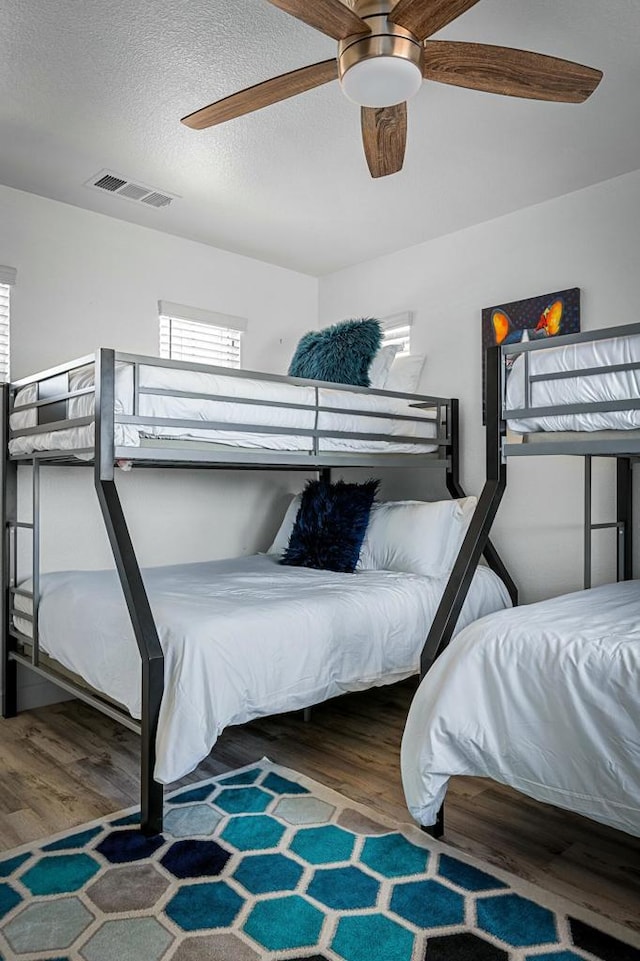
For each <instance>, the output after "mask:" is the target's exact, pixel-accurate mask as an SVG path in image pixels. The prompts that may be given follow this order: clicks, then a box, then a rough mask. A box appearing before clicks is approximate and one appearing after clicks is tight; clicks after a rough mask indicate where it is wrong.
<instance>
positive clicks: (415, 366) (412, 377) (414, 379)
mask: <svg viewBox="0 0 640 961" xmlns="http://www.w3.org/2000/svg"><path fill="white" fill-rule="evenodd" d="M425 360H426V358H425V355H424V354H409V355H408V356H407V357H396V359H395V360H394V362H393V363H392V365H391V370H390V371H389V376H388V377H387V382H386V384H385V387H384V389H385V390H397V391H398V392H399V393H401V394H415V393H417V390H418V384H419V383H420V375H421V374H422V368H423V367H424V362H425Z"/></svg>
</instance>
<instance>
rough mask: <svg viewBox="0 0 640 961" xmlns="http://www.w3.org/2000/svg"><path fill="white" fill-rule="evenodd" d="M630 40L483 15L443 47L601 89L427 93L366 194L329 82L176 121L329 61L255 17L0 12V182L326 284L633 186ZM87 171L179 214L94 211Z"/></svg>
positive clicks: (576, 14) (607, 26)
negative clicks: (536, 210)
mask: <svg viewBox="0 0 640 961" xmlns="http://www.w3.org/2000/svg"><path fill="white" fill-rule="evenodd" d="M639 32H640V4H638V2H637V0H536V2H535V3H533V2H531V0H482V2H481V3H479V4H477V6H475V7H474V8H473V9H472V10H471V11H470V12H469V13H467V14H466V15H465V16H464V17H462V18H460V20H458V21H457V22H456V23H455V24H454V25H452V26H450V27H449V28H447V29H446V30H445V31H443V32H442V34H441V36H442V37H449V38H452V39H461V40H462V39H465V40H477V41H482V42H487V43H497V44H505V45H511V46H521V47H526V48H528V49H533V50H539V51H540V52H544V53H549V54H553V55H556V56H562V57H567V58H569V59H574V60H577V61H579V62H582V63H586V64H589V65H591V66H595V67H600V68H601V69H603V70H604V71H605V79H604V81H603V83H602V85H601V87H600V89H599V90H598V91H596V94H595V95H594V96H593V98H592V99H591V101H589V102H587V104H585V105H583V106H577V107H576V106H565V105H557V104H538V103H535V102H531V101H521V100H512V99H509V98H502V97H495V96H489V95H486V94H482V93H476V92H472V91H466V90H461V89H457V88H454V87H445V86H441V85H437V84H425V85H424V86H423V89H422V91H421V93H420V94H419V95H418V96H417V97H416V98H415V100H413V101H412V102H411V104H410V116H409V142H408V148H407V159H406V163H405V168H404V170H403V171H402V172H401V173H400V174H398V175H396V176H394V177H389V178H386V179H384V180H378V181H372V180H371V179H370V177H369V174H368V171H367V168H366V163H365V160H364V156H363V152H362V145H361V142H360V131H359V109H358V108H357V107H356V106H354V105H353V104H351V103H350V102H349V101H347V100H346V99H345V97H344V96H343V95H342V94H341V92H340V89H339V87H338V84H337V83H333V84H329V85H327V86H326V87H323V88H320V89H318V90H315V91H311V92H309V93H306V94H303V95H301V96H300V97H297V98H296V99H295V100H289V101H285V102H283V103H281V104H278V105H276V106H273V107H269V108H267V109H265V110H263V111H261V112H259V113H256V114H252V115H249V116H246V117H242V118H240V119H238V120H235V121H232V122H231V123H228V124H226V125H224V126H221V127H216V128H212V129H211V130H208V131H204V132H195V131H192V130H189V129H187V128H185V127H184V126H182V125H181V124H180V123H179V118H180V117H181V116H183V115H184V114H185V113H188V112H190V111H192V110H194V109H196V108H198V107H200V106H203V105H204V104H206V103H209V102H211V101H213V100H215V99H218V98H220V97H223V96H225V95H227V94H229V93H232V92H234V91H235V90H237V89H240V88H242V87H245V86H249V85H250V84H253V83H257V82H259V81H260V80H264V79H267V78H268V77H271V76H273V75H275V74H278V73H282V72H284V71H287V70H291V69H293V68H295V67H298V66H302V65H303V64H307V63H313V62H315V61H317V60H323V59H326V58H328V57H331V56H333V55H334V53H335V46H334V43H333V41H331V40H329V39H328V38H326V37H323V36H322V35H321V34H319V33H317V32H316V31H314V30H312V29H311V28H310V27H307V26H305V25H304V24H302V23H299V22H298V21H296V20H294V19H292V18H291V17H289V16H287V15H286V14H284V13H283V12H281V11H280V10H278V9H276V8H274V7H272V6H270V4H268V3H267V2H265V0H235V2H233V3H229V2H223V0H189V2H182V3H177V2H176V0H110V2H109V3H105V2H104V0H103V2H99V0H29V2H28V3H25V2H24V0H0V182H2V183H4V184H6V185H8V186H12V187H17V188H19V189H22V190H27V191H31V192H34V193H38V194H42V195H44V196H47V197H52V198H54V199H56V200H61V201H65V202H68V203H71V204H75V205H77V206H81V207H86V208H88V209H91V210H97V211H101V212H103V213H106V214H109V215H111V216H114V217H119V218H121V219H123V220H130V221H133V222H136V223H141V224H145V225H147V226H152V227H157V228H158V229H160V230H165V231H167V232H169V233H174V234H178V235H180V236H184V237H189V238H192V239H195V240H200V241H204V242H206V243H209V244H213V245H215V246H218V247H222V248H225V249H227V250H233V251H238V252H240V253H245V254H248V255H251V256H256V257H259V258H261V259H263V260H267V261H271V262H272V263H278V264H282V265H284V266H288V267H293V268H295V269H299V270H302V271H306V272H308V273H312V274H323V273H327V272H329V271H332V270H335V269H338V268H340V267H342V266H346V265H348V264H352V263H355V262H358V261H363V260H367V259H370V258H371V257H374V256H376V255H379V254H382V253H386V252H389V251H392V250H397V249H400V248H402V247H407V246H410V245H412V244H415V243H419V242H421V241H423V240H428V239H430V238H433V237H436V236H439V235H442V234H445V233H450V232H452V231H455V230H458V229H460V228H463V227H466V226H469V225H472V224H476V223H479V222H482V221H484V220H488V219H492V218H494V217H498V216H500V215H502V214H505V213H508V212H510V211H513V210H516V209H519V208H522V207H525V206H528V205H530V204H534V203H538V202H541V201H543V200H546V199H549V198H551V197H554V196H558V195H560V194H564V193H567V192H570V191H572V190H577V189H579V188H581V187H584V186H587V185H589V184H592V183H595V182H597V181H600V180H605V179H607V178H609V177H613V176H616V175H618V174H621V173H625V172H628V171H630V170H633V169H636V168H638V166H640V122H639V121H640V98H639V97H638V94H637V91H638V89H639V88H640V58H639V57H638V53H637V42H638V35H639ZM102 168H108V169H111V170H114V171H116V172H117V173H120V174H123V175H124V176H126V177H130V178H132V179H134V180H136V179H137V180H140V181H143V182H144V183H148V184H150V185H152V186H154V187H157V188H159V189H160V190H166V191H168V192H170V193H174V194H178V195H180V198H181V199H180V200H178V201H176V202H175V203H174V204H173V205H172V207H170V208H167V209H164V210H149V209H146V208H144V207H142V206H140V205H136V204H133V203H130V202H128V201H126V200H123V199H121V198H118V197H109V196H105V197H102V196H100V195H99V194H98V193H96V192H95V191H92V190H90V189H88V188H87V187H84V186H83V183H84V181H85V180H87V179H88V178H89V177H90V176H92V175H93V174H95V173H97V172H98V171H99V170H101V169H102ZM550 229H553V227H552V225H550Z"/></svg>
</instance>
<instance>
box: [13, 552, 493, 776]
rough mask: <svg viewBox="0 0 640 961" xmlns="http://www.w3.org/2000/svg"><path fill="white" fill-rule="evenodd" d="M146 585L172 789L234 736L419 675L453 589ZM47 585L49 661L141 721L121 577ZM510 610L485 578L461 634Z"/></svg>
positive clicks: (158, 576) (314, 579) (284, 579)
mask: <svg viewBox="0 0 640 961" xmlns="http://www.w3.org/2000/svg"><path fill="white" fill-rule="evenodd" d="M144 579H145V584H146V587H147V590H148V593H149V598H150V602H151V606H152V609H153V612H154V615H155V618H156V623H157V625H158V631H159V634H160V640H161V643H162V647H163V650H164V654H165V696H164V699H163V701H162V708H161V712H160V722H159V730H158V740H157V747H158V757H157V765H156V771H155V774H156V777H157V779H158V780H159V781H162V782H164V783H168V782H171V781H174V780H176V779H177V778H180V777H182V776H183V775H185V774H187V773H188V772H189V771H192V770H193V768H194V767H196V765H197V764H198V763H199V762H200V761H201V760H202V759H203V758H204V757H206V756H207V755H208V754H209V752H210V751H211V748H212V747H213V745H214V744H215V742H216V739H217V737H218V735H219V734H220V733H221V732H222V730H223V729H224V728H225V727H227V726H229V725H231V724H242V723H243V722H245V721H248V720H251V719H252V718H256V717H260V716H265V715H269V714H277V713H279V712H282V711H291V710H296V709H299V708H303V707H307V706H309V705H311V704H316V703H318V702H320V701H323V700H326V699H327V698H330V697H334V696H335V695H337V694H342V693H344V692H346V691H357V690H364V689H365V688H368V687H375V686H378V685H382V684H388V683H391V682H393V681H397V680H401V679H402V678H404V677H407V676H409V675H410V674H414V673H415V672H416V671H417V670H418V665H419V659H420V652H421V650H422V647H423V644H424V642H425V639H426V636H427V633H428V630H429V627H430V624H431V621H432V619H433V616H434V614H435V611H436V608H437V605H438V603H439V601H440V597H441V594H442V590H443V588H444V583H445V579H442V578H430V577H424V576H420V575H417V574H399V573H394V572H389V571H365V572H362V573H357V574H334V573H331V572H328V571H315V570H309V569H306V568H295V567H283V566H282V565H280V564H278V563H277V560H276V559H275V558H273V557H271V556H269V555H257V556H252V557H245V558H239V559H236V560H226V561H215V562H210V563H200V564H189V565H180V566H177V567H157V568H149V569H147V570H145V571H144ZM40 587H41V602H40V612H39V618H38V623H39V636H40V644H41V647H42V650H44V651H45V652H46V653H48V654H49V655H50V656H52V657H54V658H56V659H57V660H58V661H59V662H60V663H61V664H63V665H64V666H65V667H66V668H68V669H69V670H71V671H74V672H76V673H77V674H80V675H81V676H82V677H83V678H84V679H85V680H86V681H87V682H88V683H89V684H90V685H92V686H93V687H95V688H96V689H97V690H99V691H102V692H103V693H104V694H106V695H108V696H109V697H111V698H113V699H114V700H116V701H119V702H120V703H121V704H124V705H125V706H126V707H127V708H128V710H129V711H130V713H131V714H132V715H133V716H134V717H139V716H140V658H139V655H138V650H137V646H136V643H135V640H134V637H133V632H132V629H131V625H130V622H129V617H128V614H127V610H126V607H125V602H124V599H123V595H122V590H121V588H120V584H119V581H118V579H117V575H116V573H115V571H94V572H79V571H66V572H59V573H54V574H45V575H43V576H42V578H41V585H40ZM16 602H17V603H19V604H21V605H25V603H26V604H28V603H29V602H28V601H26V602H25V599H23V598H21V597H17V598H16ZM509 603H510V601H509V597H508V594H507V591H506V589H505V587H504V585H503V584H502V582H501V581H500V579H499V578H498V577H497V576H496V575H495V574H493V572H492V571H490V570H489V569H488V568H480V569H479V570H478V571H477V573H476V576H475V578H474V581H473V584H472V586H471V590H470V593H469V596H468V598H467V601H466V603H465V606H464V608H463V611H462V615H461V618H460V625H461V626H463V625H464V624H467V623H469V622H470V621H471V620H473V619H475V618H477V617H482V616H483V615H484V614H486V613H488V612H490V611H494V610H498V609H500V608H503V607H505V606H507V605H508V604H509ZM22 609H26V607H25V606H23V607H22ZM16 624H17V626H18V629H19V630H21V631H22V632H23V633H25V634H28V633H29V625H28V623H27V622H26V621H20V620H18V621H17V622H16Z"/></svg>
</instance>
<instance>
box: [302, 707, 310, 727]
mask: <svg viewBox="0 0 640 961" xmlns="http://www.w3.org/2000/svg"><path fill="white" fill-rule="evenodd" d="M302 719H303V721H304V723H305V724H310V723H311V708H310V707H305V709H304V711H303V712H302Z"/></svg>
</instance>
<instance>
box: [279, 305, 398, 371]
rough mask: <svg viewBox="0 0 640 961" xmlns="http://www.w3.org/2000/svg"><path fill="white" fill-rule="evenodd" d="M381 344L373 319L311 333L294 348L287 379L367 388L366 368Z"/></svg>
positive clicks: (379, 332) (355, 321)
mask: <svg viewBox="0 0 640 961" xmlns="http://www.w3.org/2000/svg"><path fill="white" fill-rule="evenodd" d="M381 342H382V332H381V330H380V323H379V321H377V320H374V318H373V317H367V318H364V319H362V320H344V321H343V322H342V323H341V324H334V325H333V327H326V328H325V329H324V330H314V331H311V332H310V333H308V334H305V335H304V337H303V338H302V339H301V341H300V343H299V344H298V346H297V348H296V352H295V354H294V355H293V360H292V361H291V364H290V365H289V376H290V377H306V378H308V379H309V380H326V381H330V382H331V383H333V384H353V385H354V386H356V387H368V386H369V366H370V364H371V361H372V360H373V358H374V357H375V355H376V354H377V352H378V350H379V348H380V344H381Z"/></svg>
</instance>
